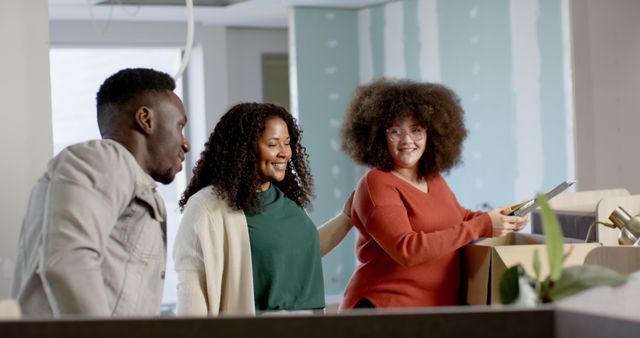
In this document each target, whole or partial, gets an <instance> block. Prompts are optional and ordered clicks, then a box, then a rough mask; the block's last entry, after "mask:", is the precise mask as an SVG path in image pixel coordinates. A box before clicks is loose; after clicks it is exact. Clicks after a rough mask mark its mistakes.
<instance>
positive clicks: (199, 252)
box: [173, 186, 255, 316]
mask: <svg viewBox="0 0 640 338" xmlns="http://www.w3.org/2000/svg"><path fill="white" fill-rule="evenodd" d="M173 259H174V262H175V269H176V272H177V273H178V305H177V313H178V315H181V316H182V315H187V316H189V315H193V316H206V315H212V316H217V315H219V314H221V313H224V314H225V315H254V314H255V305H254V301H253V271H252V267H251V247H250V244H249V230H248V227H247V219H246V217H245V215H244V213H243V212H242V211H237V210H232V209H231V208H230V207H229V206H228V205H227V203H226V202H225V201H224V200H221V199H219V198H218V197H217V196H216V193H215V192H214V190H213V188H212V187H211V186H207V187H205V188H203V189H201V190H200V191H198V192H197V193H196V194H194V195H193V196H191V197H190V198H189V201H188V202H187V204H186V206H185V208H184V213H183V216H182V221H181V222H180V228H179V229H178V234H177V236H176V241H175V245H174V249H173Z"/></svg>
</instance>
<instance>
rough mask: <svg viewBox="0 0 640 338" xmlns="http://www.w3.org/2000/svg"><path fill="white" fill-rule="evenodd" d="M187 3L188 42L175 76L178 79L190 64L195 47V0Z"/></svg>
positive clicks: (187, 0) (188, 0)
mask: <svg viewBox="0 0 640 338" xmlns="http://www.w3.org/2000/svg"><path fill="white" fill-rule="evenodd" d="M186 5H187V42H186V44H185V48H184V54H183V55H182V63H181V64H180V68H179V69H178V72H177V73H176V75H175V76H174V77H173V78H174V79H175V80H178V79H179V78H180V77H181V76H182V73H184V70H185V69H186V68H187V65H189V59H190V58H191V50H192V49H193V31H194V26H195V25H194V17H193V0H186Z"/></svg>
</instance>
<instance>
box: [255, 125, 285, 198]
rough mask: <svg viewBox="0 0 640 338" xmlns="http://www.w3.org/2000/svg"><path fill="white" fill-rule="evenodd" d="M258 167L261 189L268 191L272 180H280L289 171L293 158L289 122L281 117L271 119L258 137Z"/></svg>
mask: <svg viewBox="0 0 640 338" xmlns="http://www.w3.org/2000/svg"><path fill="white" fill-rule="evenodd" d="M257 155H258V156H257V157H258V169H259V171H260V179H261V182H260V190H261V191H266V190H267V189H268V188H269V186H270V184H271V182H272V181H275V182H280V181H282V180H283V179H284V176H285V175H286V173H287V163H288V162H289V160H290V159H291V145H290V139H289V128H287V123H286V122H284V120H283V119H281V118H279V117H274V118H272V119H269V120H268V121H267V122H266V123H265V128H264V131H263V132H262V134H261V135H260V137H259V138H258V151H257Z"/></svg>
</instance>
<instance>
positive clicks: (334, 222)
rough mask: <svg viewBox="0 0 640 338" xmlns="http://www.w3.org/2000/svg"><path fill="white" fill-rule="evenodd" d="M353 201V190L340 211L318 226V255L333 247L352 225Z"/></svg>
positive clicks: (322, 254)
mask: <svg viewBox="0 0 640 338" xmlns="http://www.w3.org/2000/svg"><path fill="white" fill-rule="evenodd" d="M352 202H353V192H352V193H351V194H350V195H349V198H347V200H346V201H345V202H344V206H343V207H342V212H341V213H340V214H338V215H337V216H335V217H333V218H332V219H330V220H329V221H327V222H325V223H324V224H323V225H322V226H320V228H318V236H319V237H320V256H324V255H326V254H328V253H329V252H330V251H331V250H333V248H335V247H336V246H337V245H338V244H340V242H342V240H343V239H344V237H345V236H346V235H347V234H348V233H349V230H351V228H352V227H353V224H352V222H351V203H352Z"/></svg>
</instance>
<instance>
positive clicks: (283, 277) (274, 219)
mask: <svg viewBox="0 0 640 338" xmlns="http://www.w3.org/2000/svg"><path fill="white" fill-rule="evenodd" d="M301 136H302V135H301V131H300V130H299V129H298V126H297V125H296V121H295V119H294V118H293V116H291V115H290V114H289V113H288V112H287V111H286V110H285V109H284V108H282V107H279V106H276V105H273V104H268V103H241V104H238V105H235V106H233V107H232V108H231V109H230V110H229V111H228V112H227V113H226V114H225V115H223V116H222V118H221V119H220V121H219V122H218V124H217V125H216V127H215V129H214V131H213V133H211V135H210V136H209V140H208V142H207V143H206V145H205V149H204V151H203V152H202V153H201V154H200V159H199V160H198V162H197V163H196V166H195V168H194V170H193V178H192V179H191V181H190V182H189V185H188V187H187V189H186V191H185V192H184V194H183V195H182V199H181V200H180V203H179V204H180V207H181V209H182V211H183V217H182V220H181V222H180V228H179V229H178V234H177V237H176V242H175V247H174V252H173V257H174V261H175V269H176V271H177V273H178V305H177V312H178V314H179V315H213V316H215V315H218V314H234V315H253V314H255V313H256V312H270V311H291V312H299V311H302V312H305V313H313V312H316V311H320V312H322V310H323V309H324V307H325V303H324V285H323V277H322V264H321V260H320V257H321V255H324V254H326V253H327V252H329V251H330V250H331V249H333V248H334V247H335V246H336V245H337V244H338V243H339V242H340V241H341V240H342V239H343V238H344V236H345V235H346V234H347V233H348V232H349V230H350V229H351V226H352V225H351V218H350V217H349V216H348V214H349V210H350V209H351V199H352V198H351V197H349V198H348V199H347V202H346V203H345V205H344V208H343V211H342V213H341V214H339V215H338V216H336V217H335V218H333V219H331V220H330V221H328V222H327V223H326V224H324V225H323V226H322V227H320V228H319V229H316V226H315V225H314V224H313V222H312V221H311V219H310V218H309V216H308V215H307V213H306V212H305V210H304V208H305V207H308V206H309V203H310V200H311V197H312V190H313V183H312V177H311V173H310V171H309V164H308V160H307V158H308V156H307V152H306V149H305V147H304V146H303V145H302V140H301Z"/></svg>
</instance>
